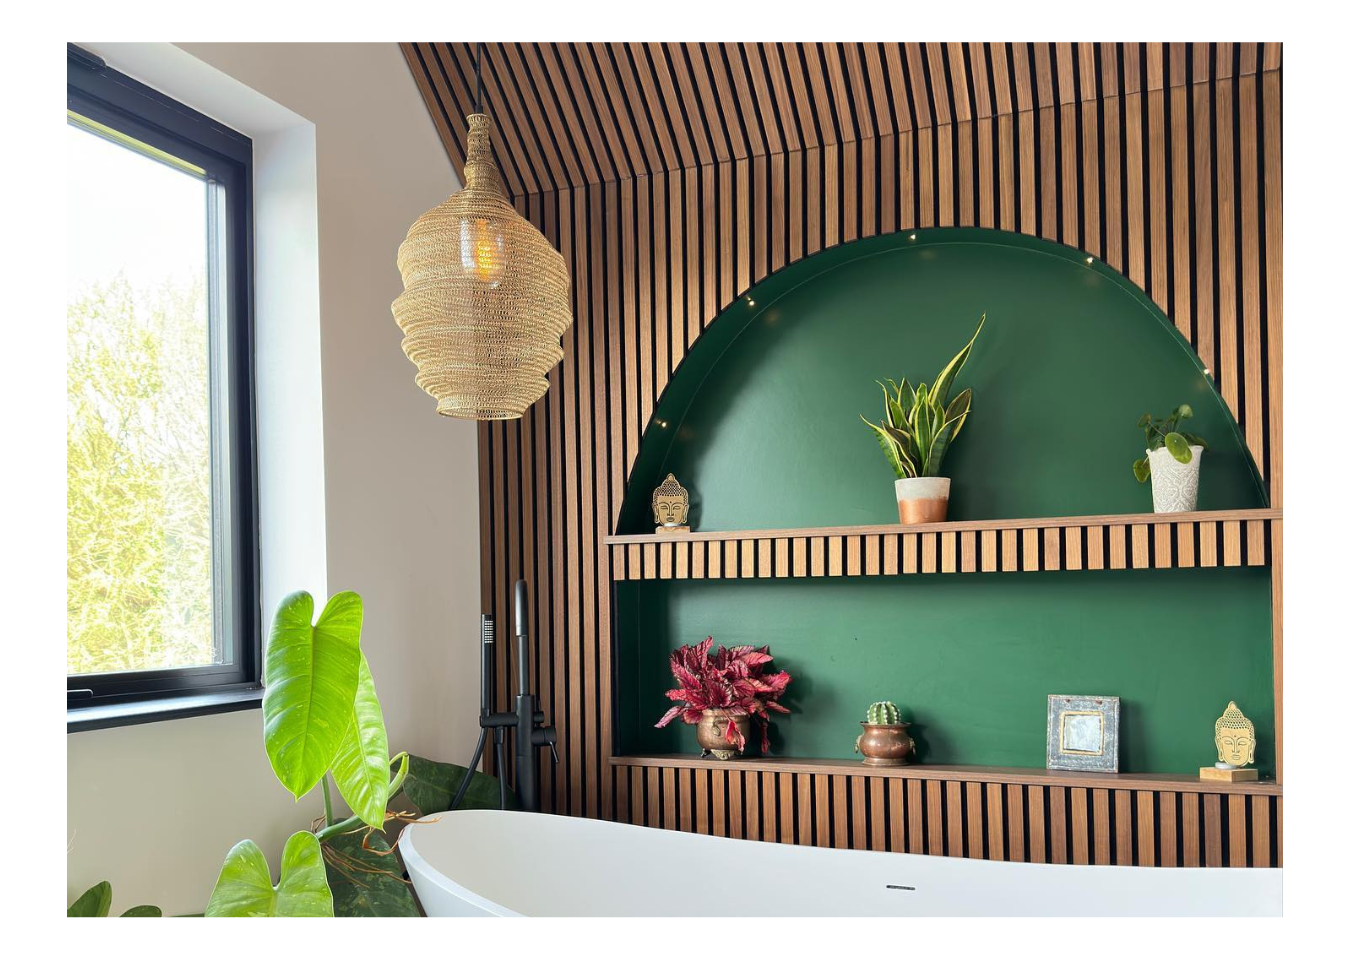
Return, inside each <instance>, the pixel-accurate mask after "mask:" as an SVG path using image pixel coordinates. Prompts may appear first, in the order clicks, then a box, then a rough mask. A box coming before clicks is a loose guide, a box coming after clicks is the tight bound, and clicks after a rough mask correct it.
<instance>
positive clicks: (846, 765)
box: [609, 754, 1283, 797]
mask: <svg viewBox="0 0 1350 960" xmlns="http://www.w3.org/2000/svg"><path fill="white" fill-rule="evenodd" d="M609 762H610V763H611V764H612V765H613V766H616V767H655V768H657V769H676V770H680V769H684V770H725V771H730V770H737V771H745V772H767V773H786V774H815V775H824V776H849V777H859V776H861V777H880V778H890V779H900V780H935V781H947V782H957V783H1014V784H1023V785H1029V786H1048V787H1078V788H1083V789H1106V790H1150V791H1159V792H1169V793H1205V794H1237V795H1248V796H1268V797H1269V796H1274V797H1279V796H1283V789H1282V787H1281V785H1280V784H1279V783H1277V782H1275V781H1274V780H1256V781H1248V782H1246V783H1223V782H1219V781H1214V780H1201V779H1200V777H1199V776H1198V775H1188V774H1180V773H1078V772H1073V771H1067V770H1042V769H1039V768H1036V767H983V766H973V765H953V764H926V763H916V764H910V765H907V766H902V767H868V766H864V765H863V764H862V762H861V761H853V762H850V761H847V760H802V759H796V758H792V757H766V758H762V759H753V760H716V759H712V758H708V759H704V758H702V757H695V756H689V755H686V754H661V755H654V756H633V757H610V760H609Z"/></svg>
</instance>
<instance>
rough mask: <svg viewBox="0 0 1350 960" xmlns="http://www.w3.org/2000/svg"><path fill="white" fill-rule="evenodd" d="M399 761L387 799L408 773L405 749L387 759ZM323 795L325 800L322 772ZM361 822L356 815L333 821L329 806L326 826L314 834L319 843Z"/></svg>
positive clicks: (400, 785) (326, 781)
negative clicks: (339, 821) (340, 820)
mask: <svg viewBox="0 0 1350 960" xmlns="http://www.w3.org/2000/svg"><path fill="white" fill-rule="evenodd" d="M399 761H402V763H400V764H399V769H398V773H397V774H395V775H394V779H393V780H391V781H390V782H389V793H388V794H386V796H387V797H388V798H389V800H392V799H393V798H394V795H395V794H397V793H398V791H399V789H400V788H401V787H402V786H403V779H404V778H405V777H406V776H407V775H408V754H407V752H406V751H404V752H403V753H400V754H399V755H398V756H396V757H394V758H393V759H392V760H390V761H389V763H390V765H391V766H392V765H393V764H395V763H399ZM323 796H324V800H325V801H327V799H328V775H327V774H324V778H323ZM386 802H388V801H386ZM363 824H364V821H363V820H362V819H361V818H360V817H356V816H352V817H348V818H347V819H346V820H343V821H342V822H341V823H334V822H333V811H332V808H331V807H330V808H329V810H328V819H327V821H326V826H325V827H324V828H323V829H322V830H320V831H319V832H318V833H316V834H315V835H314V836H315V837H316V838H317V839H318V841H319V842H320V843H323V841H325V840H327V839H328V838H329V837H336V836H337V835H338V834H340V833H350V832H351V831H352V830H355V829H356V828H357V827H360V826H362V825H363Z"/></svg>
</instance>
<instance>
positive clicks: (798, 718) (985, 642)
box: [615, 229, 1273, 773]
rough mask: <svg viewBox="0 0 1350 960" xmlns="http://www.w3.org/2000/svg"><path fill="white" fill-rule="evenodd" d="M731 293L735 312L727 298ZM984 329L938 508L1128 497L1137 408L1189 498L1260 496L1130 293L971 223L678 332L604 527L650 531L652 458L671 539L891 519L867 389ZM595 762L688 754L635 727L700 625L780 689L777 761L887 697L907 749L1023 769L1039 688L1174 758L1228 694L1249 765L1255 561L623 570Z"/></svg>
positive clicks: (1129, 739)
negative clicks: (683, 512)
mask: <svg viewBox="0 0 1350 960" xmlns="http://www.w3.org/2000/svg"><path fill="white" fill-rule="evenodd" d="M751 300H753V301H754V306H751V305H750V302H749V301H751ZM981 313H987V315H988V322H987V324H986V326H985V329H984V332H983V334H981V336H980V339H979V341H978V342H977V343H976V346H975V350H974V352H973V354H972V356H971V358H970V361H969V362H968V363H967V365H966V367H965V370H964V371H963V372H962V375H961V377H960V378H959V379H958V381H957V389H960V388H962V387H964V386H970V387H972V388H973V390H974V399H973V411H972V414H971V418H970V420H969V421H967V424H966V427H965V429H964V430H963V432H962V434H961V436H960V437H959V438H957V440H956V442H955V443H954V444H953V446H952V449H951V452H950V453H949V454H948V457H947V459H946V461H945V463H944V469H943V473H944V474H946V475H948V476H950V477H951V478H952V489H951V505H950V511H949V518H950V519H953V520H965V519H992V518H1006V517H1047V516H1075V515H1080V514H1116V513H1135V512H1146V511H1148V510H1149V509H1151V500H1150V494H1149V488H1148V487H1147V486H1146V485H1140V484H1138V483H1136V482H1135V480H1134V477H1133V475H1132V474H1131V472H1130V463H1131V462H1132V461H1133V460H1134V459H1135V458H1137V457H1138V456H1140V455H1141V453H1142V446H1143V438H1142V431H1140V430H1139V429H1137V428H1136V427H1135V422H1136V421H1137V419H1138V417H1139V414H1140V413H1142V412H1144V411H1145V410H1148V411H1151V412H1153V413H1157V414H1166V413H1167V412H1168V411H1170V410H1171V409H1172V407H1174V406H1175V405H1177V404H1178V403H1182V402H1186V403H1189V404H1190V405H1191V406H1192V407H1193V408H1194V410H1195V414H1196V416H1195V420H1194V421H1193V422H1194V432H1197V433H1199V434H1201V435H1202V436H1204V437H1205V438H1206V439H1207V440H1208V441H1209V443H1210V448H1209V449H1208V450H1207V451H1206V452H1205V454H1204V460H1203V461H1202V464H1203V465H1202V469H1201V482H1200V497H1199V507H1200V509H1202V510H1218V509H1227V508H1249V507H1260V506H1264V505H1265V504H1266V494H1265V488H1264V485H1263V484H1262V482H1261V480H1260V478H1259V476H1258V474H1257V471H1256V468H1255V464H1254V463H1253V462H1252V459H1251V456H1250V454H1249V452H1248V451H1247V449H1246V446H1245V444H1244V443H1243V440H1242V436H1241V433H1240V431H1239V430H1238V428H1237V425H1236V424H1235V423H1234V421H1233V418H1232V416H1231V415H1230V413H1229V411H1228V409H1227V406H1226V405H1225V404H1224V403H1223V401H1222V399H1221V398H1220V397H1219V395H1218V393H1217V392H1216V391H1215V389H1214V384H1213V382H1212V381H1211V380H1210V378H1209V377H1207V376H1206V375H1205V372H1204V368H1203V365H1202V364H1201V363H1200V362H1199V360H1198V359H1197V357H1196V355H1195V353H1194V351H1193V350H1192V349H1191V348H1190V346H1189V345H1188V344H1187V343H1186V342H1185V341H1184V340H1183V339H1182V338H1181V336H1180V335H1179V334H1178V333H1177V331H1176V329H1175V328H1174V327H1173V325H1172V323H1171V322H1170V321H1169V320H1168V319H1167V317H1166V316H1164V315H1163V314H1162V313H1161V312H1160V311H1159V310H1158V308H1157V306H1156V305H1155V304H1153V303H1152V301H1151V300H1149V298H1148V297H1147V296H1146V295H1145V294H1144V293H1143V292H1142V291H1140V290H1139V289H1138V288H1137V287H1135V286H1134V285H1133V284H1131V283H1129V282H1128V281H1127V280H1125V279H1124V278H1123V277H1121V276H1120V275H1119V274H1118V273H1116V272H1115V271H1114V270H1112V269H1111V268H1109V267H1107V266H1105V265H1103V264H1102V263H1101V262H1100V261H1096V262H1094V263H1092V264H1089V263H1087V262H1086V255H1085V254H1083V253H1082V252H1081V251H1076V250H1071V249H1069V248H1067V247H1063V246H1060V245H1058V244H1053V243H1048V242H1046V241H1042V240H1038V239H1035V238H1031V237H1025V236H1021V235H1016V234H1007V233H1001V232H997V231H990V230H976V229H937V230H923V231H919V232H918V233H917V234H916V239H914V240H911V239H909V235H908V234H898V235H891V236H885V237H875V238H869V239H867V240H860V241H856V242H854V243H849V244H845V245H842V246H839V247H834V248H831V249H830V250H827V251H824V252H822V253H820V254H817V255H815V256H812V257H808V258H807V259H805V260H802V261H799V262H798V263H796V264H793V265H792V266H790V267H788V268H786V269H784V270H782V271H780V272H778V273H777V274H774V275H773V276H771V277H769V278H767V279H766V280H764V281H763V282H761V283H760V284H758V285H757V286H756V287H755V288H754V289H753V290H751V291H750V292H749V293H748V294H747V295H745V296H743V297H741V298H740V299H738V300H737V301H736V302H735V303H733V304H732V305H731V306H729V307H728V308H727V309H726V310H725V311H724V312H723V313H722V315H721V316H719V317H718V318H717V320H716V321H714V322H713V323H712V324H711V325H710V326H709V327H708V328H707V329H706V330H705V331H704V332H703V334H702V335H701V336H700V337H699V339H698V341H697V342H696V343H695V344H694V346H693V347H692V348H691V350H690V351H689V353H688V355H687V356H686V358H685V359H684V361H683V363H682V364H681V366H680V367H679V369H678V370H677V371H676V373H675V376H674V377H673V378H672V379H671V381H670V383H669V385H668V386H667V388H666V390H665V392H664V394H663V395H662V397H661V399H660V403H659V404H658V407H657V411H656V415H655V418H654V423H653V425H652V426H650V427H649V428H648V429H647V430H646V431H645V433H644V436H643V441H642V447H641V449H640V451H639V454H638V457H637V460H636V462H635V465H634V469H633V472H632V474H631V477H630V485H629V494H628V496H627V497H626V499H625V502H624V504H623V508H622V511H621V515H620V519H619V523H618V527H617V532H620V533H647V532H650V531H651V529H652V518H651V511H650V501H651V491H652V489H653V487H655V485H656V484H658V483H659V482H660V481H661V479H662V478H664V476H665V474H666V472H667V471H670V472H673V473H674V474H675V475H676V477H678V478H679V479H680V480H681V482H683V483H684V484H685V485H686V486H687V487H688V488H689V489H690V492H691V501H692V503H691V521H692V524H693V526H694V529H696V530H753V529H776V528H787V527H814V526H833V525H852V524H877V523H894V522H895V521H896V508H895V499H894V486H893V479H894V477H893V475H892V474H891V472H890V470H889V468H888V467H887V466H886V464H885V461H884V459H883V458H882V455H881V452H880V450H879V449H878V448H877V444H876V440H875V439H874V438H873V436H872V434H871V432H870V431H869V430H868V429H867V428H866V427H865V426H864V425H863V424H862V423H861V422H860V421H859V419H858V414H859V413H864V414H866V415H867V416H868V417H869V419H875V418H876V417H878V416H879V415H880V412H881V408H880V401H881V393H880V389H879V388H878V387H877V385H876V384H875V383H874V381H875V380H877V379H880V378H885V377H893V378H895V379H896V380H899V379H900V377H901V376H902V375H904V376H907V377H909V378H910V379H911V380H924V381H930V382H931V380H932V378H933V376H934V375H935V374H936V373H937V372H938V371H939V370H940V369H941V368H942V366H943V365H944V364H945V363H946V362H947V360H948V359H949V358H950V357H951V356H952V354H954V353H955V352H956V351H957V350H958V349H959V348H960V347H961V346H962V345H963V344H964V343H965V342H966V340H967V339H968V338H969V337H970V334H971V332H972V331H973V330H974V327H975V323H976V321H977V319H978V317H979V316H980V314H981ZM615 596H616V601H617V604H616V615H615V629H616V645H615V651H616V658H617V659H616V663H617V666H618V671H619V675H618V684H617V687H616V689H617V701H616V709H617V712H618V716H617V723H616V730H617V731H618V733H617V737H618V743H617V744H616V746H617V748H618V749H619V751H620V752H623V753H639V752H671V751H679V752H692V751H694V750H695V749H696V747H695V744H694V738H693V732H692V730H691V729H685V728H683V727H673V728H670V729H667V730H664V731H658V730H653V729H652V727H651V724H652V723H653V722H655V720H656V719H657V718H658V717H659V716H660V715H661V714H662V713H663V712H664V710H665V708H666V706H667V704H668V701H666V699H665V698H664V696H663V693H664V691H665V690H666V689H668V688H669V687H670V686H671V680H670V676H669V672H668V668H667V663H666V661H667V657H668V656H669V653H670V651H671V650H672V649H673V648H674V647H676V646H678V645H679V644H682V643H692V642H695V641H698V640H700V639H702V638H703V637H705V636H707V635H710V634H711V635H712V636H714V637H716V638H717V640H718V641H720V642H725V643H755V644H763V643H769V644H770V645H771V646H772V649H773V652H774V653H775V654H776V655H778V656H780V657H781V658H782V659H783V661H784V664H785V666H786V668H787V669H789V670H790V671H791V672H792V673H793V675H794V676H795V677H796V678H797V679H796V680H795V681H794V684H793V696H792V706H793V709H794V710H795V711H797V712H796V714H795V715H794V716H793V717H791V718H787V719H784V720H780V721H778V722H776V724H775V727H774V731H775V732H774V741H773V746H774V750H775V752H776V753H781V754H787V755H792V756H799V757H811V756H819V757H849V756H851V750H852V744H853V738H854V737H855V736H856V734H857V732H858V729H859V728H858V726H857V721H858V720H859V718H860V717H861V713H862V711H863V709H864V707H865V706H866V705H867V704H868V703H870V702H872V701H873V700H877V699H886V698H890V699H894V700H895V701H896V702H897V703H899V704H900V706H901V708H902V709H903V710H905V712H906V713H907V714H910V715H912V716H913V718H914V719H915V720H916V721H917V726H916V728H915V732H916V734H917V737H918V740H919V743H920V757H921V758H922V759H923V760H926V761H928V762H949V763H973V764H995V765H1014V766H1032V767H1035V766H1041V765H1043V764H1044V762H1045V697H1046V695H1047V694H1051V693H1063V694H1100V695H1108V696H1110V695H1114V696H1119V697H1121V698H1122V737H1121V744H1122V751H1121V769H1122V770H1126V771H1131V770H1133V771H1139V772H1180V773H1185V772H1194V770H1195V768H1196V767H1198V766H1200V765H1202V764H1205V763H1209V762H1212V761H1213V760H1214V752H1213V743H1212V733H1213V723H1214V718H1215V717H1217V716H1218V715H1219V713H1220V712H1222V710H1223V708H1224V706H1225V705H1226V704H1227V702H1228V700H1229V699H1234V700H1237V702H1238V703H1239V704H1240V705H1241V707H1242V709H1243V710H1244V711H1246V712H1247V715H1248V716H1250V717H1251V718H1252V719H1253V721H1254V722H1255V723H1256V725H1257V737H1258V742H1259V744H1260V747H1259V754H1258V760H1259V762H1260V764H1261V765H1262V768H1263V769H1264V770H1266V771H1267V772H1268V771H1269V770H1270V769H1271V766H1272V761H1273V755H1272V750H1271V745H1272V733H1273V729H1272V724H1273V721H1272V717H1273V694H1272V689H1271V688H1272V678H1271V669H1272V667H1271V630H1270V623H1271V607H1270V572H1269V569H1268V568H1254V569H1238V568H1226V569H1220V570H1206V569H1188V570H1157V571H1148V570H1138V571H1100V572H1098V571H1073V572H1060V573H1045V572H1039V573H1027V574H1010V573H998V574H948V575H942V574H938V575H928V576H904V577H898V578H895V577H891V578H856V579H855V578H849V579H826V580H804V579H802V580H797V579H794V580H783V581H751V580H735V581H708V582H675V583H652V582H646V583H622V584H619V585H618V586H617V589H616V595H615Z"/></svg>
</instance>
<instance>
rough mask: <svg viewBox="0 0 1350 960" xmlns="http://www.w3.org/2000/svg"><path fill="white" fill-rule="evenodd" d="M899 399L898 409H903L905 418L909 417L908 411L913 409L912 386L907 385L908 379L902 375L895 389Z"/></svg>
mask: <svg viewBox="0 0 1350 960" xmlns="http://www.w3.org/2000/svg"><path fill="white" fill-rule="evenodd" d="M895 393H896V396H897V398H899V400H900V409H901V410H903V411H904V414H905V419H906V420H908V419H909V413H910V411H911V410H913V409H914V388H913V387H911V386H910V385H909V381H908V380H906V379H905V378H904V377H901V378H900V386H899V388H897V390H896V391H895Z"/></svg>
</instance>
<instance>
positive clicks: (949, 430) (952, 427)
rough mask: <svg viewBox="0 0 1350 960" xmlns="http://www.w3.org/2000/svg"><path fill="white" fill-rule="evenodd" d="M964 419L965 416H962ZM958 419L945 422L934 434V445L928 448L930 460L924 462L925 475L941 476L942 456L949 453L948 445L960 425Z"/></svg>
mask: <svg viewBox="0 0 1350 960" xmlns="http://www.w3.org/2000/svg"><path fill="white" fill-rule="evenodd" d="M961 419H962V420H964V419H965V418H964V417H962V418H961ZM959 422H960V421H957V420H953V421H951V422H950V423H945V424H943V425H942V428H941V429H940V430H938V432H937V433H936V434H934V436H933V445H932V446H931V447H930V448H929V449H928V460H927V461H926V462H925V463H924V471H923V475H924V476H925V477H936V476H940V474H939V473H938V471H939V470H941V469H942V458H943V457H945V456H946V455H947V447H948V446H950V445H951V442H952V437H954V436H956V430H957V428H958V426H959Z"/></svg>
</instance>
